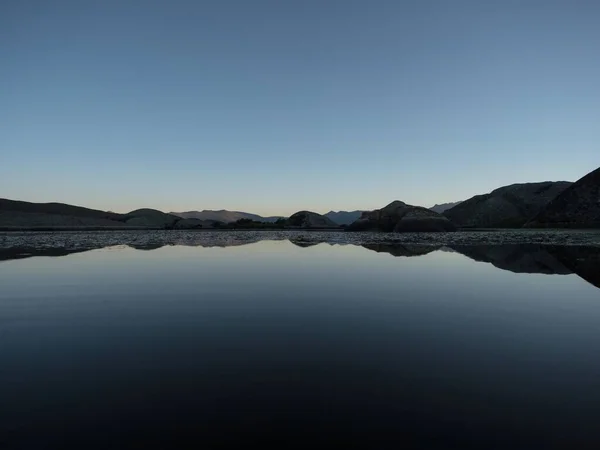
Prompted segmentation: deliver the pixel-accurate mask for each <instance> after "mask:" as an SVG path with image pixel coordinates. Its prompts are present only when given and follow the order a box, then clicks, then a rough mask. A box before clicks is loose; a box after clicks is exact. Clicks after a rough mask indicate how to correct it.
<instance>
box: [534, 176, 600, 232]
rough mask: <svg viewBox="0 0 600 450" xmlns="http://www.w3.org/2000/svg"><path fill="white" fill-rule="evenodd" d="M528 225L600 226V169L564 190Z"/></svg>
mask: <svg viewBox="0 0 600 450" xmlns="http://www.w3.org/2000/svg"><path fill="white" fill-rule="evenodd" d="M525 226H526V227H530V228H535V227H567V228H600V168H598V169H596V170H594V171H593V172H590V173H588V174H587V175H586V176H584V177H583V178H581V179H580V180H578V181H577V182H575V183H574V184H573V185H571V186H570V187H568V188H567V189H565V190H564V191H562V192H561V193H560V194H559V195H558V196H556V197H555V198H554V199H553V200H552V201H550V202H549V203H548V204H547V205H545V207H544V208H542V210H541V211H540V212H539V213H538V214H537V215H536V216H535V217H534V218H533V219H532V220H531V221H529V222H528V223H527V224H526V225H525Z"/></svg>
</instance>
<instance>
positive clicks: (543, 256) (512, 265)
mask: <svg viewBox="0 0 600 450" xmlns="http://www.w3.org/2000/svg"><path fill="white" fill-rule="evenodd" d="M261 240H263V239H261V238H260V237H256V238H255V239H243V240H240V239H220V240H218V241H214V242H200V243H199V242H197V241H188V240H186V239H182V240H176V241H171V240H170V241H167V242H164V241H163V242H161V241H154V242H139V243H135V242H133V243H132V242H129V243H127V244H126V245H125V247H130V248H133V249H136V250H143V251H152V250H157V249H160V248H162V247H165V246H187V247H203V248H211V247H220V248H225V247H236V246H243V245H249V244H255V243H257V242H260V241H261ZM280 240H282V241H283V240H286V241H288V242H291V243H292V244H294V245H295V246H297V247H301V248H310V247H314V246H317V245H319V244H323V243H329V242H307V241H305V240H302V239H289V240H287V239H280ZM329 244H331V245H333V244H332V243H329ZM114 245H115V244H114V243H112V242H111V243H110V244H109V245H107V244H106V243H103V242H97V243H94V242H92V243H85V245H80V246H78V247H76V248H67V247H60V246H58V245H56V244H55V245H54V246H48V247H41V248H39V247H29V246H22V247H12V248H4V249H2V248H0V261H8V260H16V259H25V258H31V257H37V256H44V257H61V256H67V255H70V254H74V253H82V252H86V251H90V250H96V249H101V248H107V247H112V246H114ZM348 245H353V246H357V247H362V248H364V249H367V250H369V251H372V252H376V253H387V254H389V255H392V256H394V257H419V256H424V255H428V254H431V253H434V252H436V251H445V252H455V253H458V254H461V255H464V256H466V257H468V258H470V259H472V260H474V261H478V262H483V263H487V264H491V265H493V266H494V267H496V268H498V269H501V270H507V271H510V272H514V273H530V274H537V273H539V274H547V275H569V274H576V275H578V276H580V277H581V278H583V279H584V280H586V281H587V282H589V283H591V284H593V285H594V286H596V287H598V288H600V248H599V247H597V246H582V245H577V246H561V245H541V244H505V245H482V244H481V245H446V246H440V245H420V244H396V243H365V244H361V245H358V244H354V243H350V244H348Z"/></svg>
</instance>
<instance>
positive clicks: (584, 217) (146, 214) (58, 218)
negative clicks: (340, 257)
mask: <svg viewBox="0 0 600 450" xmlns="http://www.w3.org/2000/svg"><path fill="white" fill-rule="evenodd" d="M457 203H458V204H455V205H454V206H451V205H452V204H441V205H435V206H434V207H432V208H429V209H427V208H423V207H419V206H412V205H407V204H406V203H404V202H402V201H394V202H392V203H390V204H389V205H388V206H386V207H385V208H382V209H379V210H373V211H366V212H365V211H329V212H328V213H327V214H324V215H321V214H317V213H314V212H311V211H300V212H299V213H296V215H292V216H291V217H290V218H285V221H283V222H279V223H277V224H275V223H274V222H277V221H278V219H282V218H283V217H280V216H269V217H263V216H260V215H257V214H251V213H246V212H241V211H226V210H220V211H210V210H204V211H187V212H180V213H164V212H162V211H158V210H155V209H147V208H144V209H137V210H135V211H131V212H130V213H127V214H118V213H113V212H107V211H99V210H95V209H90V208H85V207H81V206H74V205H68V204H64V203H30V202H24V201H17V200H9V199H0V229H5V230H64V229H113V228H115V229H120V228H129V229H132V228H135V229H196V228H216V227H217V228H227V229H231V228H244V227H246V228H262V229H268V228H296V227H303V228H333V227H335V225H336V224H337V225H346V226H347V225H352V227H350V228H353V229H363V228H364V229H381V230H384V231H391V230H392V229H393V230H396V231H441V229H443V230H445V231H449V230H450V229H451V228H452V229H455V228H521V227H524V226H525V227H530V228H546V227H569V228H600V168H598V169H596V170H594V171H592V172H590V173H589V174H587V175H586V176H584V177H582V178H581V179H579V180H578V181H576V182H575V183H572V182H570V181H543V182H538V183H519V184H512V185H510V186H503V187H500V188H498V189H495V190H493V191H492V192H489V193H487V194H480V195H476V196H474V197H472V198H470V199H468V200H465V201H462V202H457ZM442 208H444V210H443V212H442V215H440V213H438V212H437V211H439V210H441V209H442ZM446 208H447V209H446ZM436 210H437V211H436ZM300 213H301V214H300ZM294 216H295V217H294ZM292 218H294V220H291V219H292ZM242 219H243V220H242ZM240 220H242V223H236V222H238V221H240ZM244 221H246V222H244ZM256 222H264V223H266V224H264V223H263V224H260V223H259V224H257V223H256ZM359 222H360V223H359ZM400 222H402V223H400ZM224 223H225V224H228V223H230V224H231V225H223V224H224ZM268 224H273V225H268ZM298 224H300V225H298ZM409 224H410V226H408V225H409ZM392 225H393V226H392ZM400 225H403V226H402V227H400ZM425 225H427V226H426V227H425V229H424V228H423V227H424V226H425ZM434 225H435V226H434ZM442 225H443V226H442Z"/></svg>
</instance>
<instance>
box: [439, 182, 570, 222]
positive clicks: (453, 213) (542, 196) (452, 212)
mask: <svg viewBox="0 0 600 450" xmlns="http://www.w3.org/2000/svg"><path fill="white" fill-rule="evenodd" d="M571 184H572V183H571V182H569V181H544V182H542V183H523V184H512V185H510V186H504V187H501V188H498V189H496V190H494V191H492V192H490V193H489V194H483V195H476V196H475V197H473V198H470V199H469V200H465V201H464V202H461V203H460V204H458V205H456V206H454V207H453V208H450V209H448V210H447V211H444V215H445V216H446V217H447V218H448V219H450V220H451V221H452V223H454V224H455V225H456V226H458V227H461V228H520V227H522V226H523V225H524V224H525V223H526V222H527V221H528V220H529V219H531V218H532V217H534V216H535V215H536V214H538V213H539V212H540V211H541V210H542V208H544V207H545V206H546V205H547V204H548V203H549V202H550V201H551V200H553V199H554V198H555V197H556V196H557V195H559V194H560V193H562V192H563V191H564V190H565V189H567V188H568V187H569V186H571Z"/></svg>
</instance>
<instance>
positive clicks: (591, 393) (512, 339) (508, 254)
mask: <svg viewBox="0 0 600 450" xmlns="http://www.w3.org/2000/svg"><path fill="white" fill-rule="evenodd" d="M342 235H343V233H342V234H340V233H335V234H331V235H329V238H328V237H327V236H321V237H318V238H315V236H316V235H307V234H305V235H301V234H292V235H281V234H275V235H271V236H270V235H268V234H261V235H260V236H259V239H258V242H252V241H254V240H256V239H255V237H256V236H255V235H251V234H243V233H241V234H240V233H238V234H236V233H232V234H226V233H222V234H214V235H211V234H196V235H195V236H191V237H190V236H189V235H188V236H187V237H185V236H184V235H180V237H181V236H184V237H185V239H187V241H186V240H185V239H183V238H181V239H179V241H177V242H178V245H174V244H176V243H177V242H172V241H170V240H169V239H171V237H163V238H162V239H163V242H161V238H160V237H157V238H156V239H154V240H152V239H150V240H148V239H146V240H144V238H143V237H140V236H138V237H135V238H131V236H130V239H129V241H128V243H129V245H117V246H114V245H112V246H110V247H107V248H95V247H102V246H103V245H104V244H105V243H106V242H107V241H106V239H108V240H109V241H110V239H117V241H118V240H119V239H118V238H114V235H102V236H101V237H97V238H93V237H92V238H89V239H88V240H85V239H83V238H82V237H81V236H79V235H69V234H64V235H57V234H54V235H51V234H40V235H39V236H38V237H35V238H34V237H31V236H29V237H28V236H27V235H16V234H15V235H9V236H8V237H6V235H5V236H4V239H5V243H9V244H10V243H14V242H20V246H19V247H14V246H13V247H11V246H10V245H6V246H5V248H4V249H3V250H2V251H0V257H1V258H0V259H2V260H1V261H0V448H2V449H5V448H6V449H12V448H32V449H45V448H52V449H54V448H57V449H61V448H81V449H86V448H106V449H113V448H150V446H152V447H153V448H181V447H193V448H209V449H210V448H246V447H250V446H251V445H253V444H262V445H265V444H273V445H274V447H276V448H320V447H321V446H324V447H323V448H335V447H339V448H369V449H379V448H381V449H388V448H389V449H392V448H393V449H397V448H414V447H416V448H482V449H484V448H485V449H491V448H506V449H520V448H523V449H531V448H557V447H558V448H578V449H580V448H598V447H600V289H599V288H600V247H598V246H595V245H569V246H565V245H557V243H556V242H555V243H554V245H540V243H524V242H517V243H510V244H502V245H499V244H497V243H496V244H494V245H489V244H487V243H486V242H485V241H484V242H481V241H480V242H478V243H477V242H475V241H476V239H475V241H473V240H472V241H469V240H468V239H467V240H466V241H465V240H464V239H463V240H462V241H461V240H460V239H458V240H455V241H453V242H451V243H444V242H429V243H428V245H423V243H421V244H419V243H415V242H416V241H415V242H409V243H406V242H405V243H399V242H385V241H384V240H382V239H383V238H381V237H380V236H379V237H377V236H376V237H373V238H372V239H371V238H370V239H364V238H360V237H357V236H356V235H346V237H344V236H342ZM23 236H25V237H23ZM40 236H42V237H40ZM73 236H76V237H75V238H74V237H73ZM92 236H93V235H92ZM107 236H112V237H109V238H107ZM169 236H171V235H169ZM248 236H253V237H252V238H249V237H248ZM269 236H270V237H271V238H275V239H277V240H261V239H267V238H269ZM94 239H96V240H94ZM289 239H291V241H290V240H289ZM361 239H362V241H361ZM453 239H457V238H453ZM594 239H595V238H593V237H592V238H591V240H592V241H593V240H594ZM319 240H326V241H328V242H330V243H327V242H321V243H318V241H319ZM534 240H535V239H534ZM132 241H133V242H132ZM425 241H427V240H426V239H425ZM43 242H46V244H47V245H44V244H43ZM48 242H50V244H48ZM135 242H138V243H140V244H139V245H138V247H139V248H138V249H136V248H134V247H135V245H136V244H135ZM331 242H334V243H335V244H333V245H332V244H331ZM345 242H352V244H348V245H341V244H344V243H345ZM24 243H25V244H27V243H28V244H29V245H22V244H24ZM82 243H83V244H82ZM110 243H113V244H114V242H113V241H110ZM162 244H167V245H166V246H162ZM182 244H187V245H182ZM426 244H427V242H426ZM212 245H215V246H212ZM89 248H94V249H93V250H88V251H84V250H86V249H89ZM39 255H54V257H48V256H39ZM59 255H60V256H59ZM259 448H264V446H263V447H259Z"/></svg>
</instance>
